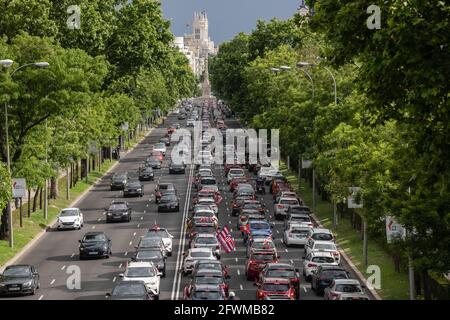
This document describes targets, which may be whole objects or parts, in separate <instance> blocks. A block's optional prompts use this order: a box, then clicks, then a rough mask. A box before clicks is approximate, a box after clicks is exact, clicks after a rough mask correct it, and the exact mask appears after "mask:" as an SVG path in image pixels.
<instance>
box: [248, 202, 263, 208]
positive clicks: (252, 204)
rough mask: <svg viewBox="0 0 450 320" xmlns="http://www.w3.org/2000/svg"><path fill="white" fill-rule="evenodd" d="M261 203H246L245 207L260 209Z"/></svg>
mask: <svg viewBox="0 0 450 320" xmlns="http://www.w3.org/2000/svg"><path fill="white" fill-rule="evenodd" d="M260 208H261V205H260V204H258V203H244V209H260Z"/></svg>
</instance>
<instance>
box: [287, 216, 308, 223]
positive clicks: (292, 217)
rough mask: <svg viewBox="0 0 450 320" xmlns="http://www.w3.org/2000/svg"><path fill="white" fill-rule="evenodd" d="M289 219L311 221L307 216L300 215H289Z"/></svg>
mask: <svg viewBox="0 0 450 320" xmlns="http://www.w3.org/2000/svg"><path fill="white" fill-rule="evenodd" d="M291 220H295V221H302V222H311V219H310V218H309V217H301V216H291Z"/></svg>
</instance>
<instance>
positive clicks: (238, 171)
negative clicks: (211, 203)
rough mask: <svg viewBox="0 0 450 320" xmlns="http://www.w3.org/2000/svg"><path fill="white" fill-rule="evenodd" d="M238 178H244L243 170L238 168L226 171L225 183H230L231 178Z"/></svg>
mask: <svg viewBox="0 0 450 320" xmlns="http://www.w3.org/2000/svg"><path fill="white" fill-rule="evenodd" d="M238 177H245V173H244V170H243V169H240V168H231V169H230V171H228V175H227V182H228V183H230V182H231V180H233V178H238Z"/></svg>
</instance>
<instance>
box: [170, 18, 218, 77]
mask: <svg viewBox="0 0 450 320" xmlns="http://www.w3.org/2000/svg"><path fill="white" fill-rule="evenodd" d="M190 26H191V27H192V33H191V34H185V35H184V36H183V37H176V39H175V43H174V45H175V46H177V47H179V48H180V51H181V52H183V53H184V54H185V55H186V57H187V58H188V59H189V64H190V66H191V68H192V70H193V71H194V73H195V74H196V75H197V76H200V75H202V74H203V73H204V72H205V70H206V67H207V62H206V61H207V59H208V57H209V56H210V55H215V54H217V48H216V47H215V45H214V41H212V40H211V38H210V37H209V23H208V16H207V14H206V12H205V11H202V12H200V13H198V12H195V13H194V20H193V21H192V24H191V25H190Z"/></svg>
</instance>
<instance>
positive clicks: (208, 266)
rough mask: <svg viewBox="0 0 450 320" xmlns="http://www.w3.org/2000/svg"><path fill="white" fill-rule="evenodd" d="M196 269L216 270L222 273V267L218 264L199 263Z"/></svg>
mask: <svg viewBox="0 0 450 320" xmlns="http://www.w3.org/2000/svg"><path fill="white" fill-rule="evenodd" d="M197 269H198V270H203V269H206V270H218V271H222V266H221V265H220V264H218V263H204V262H203V263H199V264H198V267H197Z"/></svg>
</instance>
